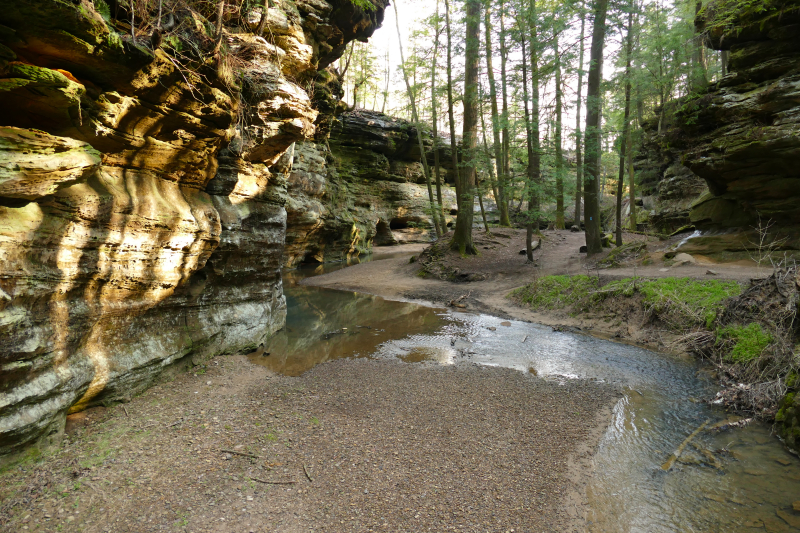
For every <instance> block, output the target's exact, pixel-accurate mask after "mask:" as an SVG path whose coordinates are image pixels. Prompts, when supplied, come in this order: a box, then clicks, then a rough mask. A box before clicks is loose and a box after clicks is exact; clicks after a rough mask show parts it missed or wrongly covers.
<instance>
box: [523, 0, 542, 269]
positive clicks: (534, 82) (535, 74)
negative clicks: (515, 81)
mask: <svg viewBox="0 0 800 533" xmlns="http://www.w3.org/2000/svg"><path fill="white" fill-rule="evenodd" d="M536 15H537V14H536V0H530V15H529V19H528V22H529V24H530V32H531V33H530V48H531V53H530V56H531V121H530V132H531V144H532V145H533V153H532V156H533V157H532V159H531V160H530V161H529V163H528V166H529V170H528V177H529V178H530V180H531V182H530V189H529V196H528V219H529V220H528V225H529V227H528V231H527V234H528V238H527V239H526V243H527V244H526V249H527V254H528V260H529V261H533V241H532V236H533V227H532V226H533V225H535V229H536V231H538V230H539V208H540V202H541V191H542V189H543V188H542V184H541V179H542V174H541V144H540V140H539V138H540V131H539V130H540V128H539V35H538V28H537V27H536V23H537V19H536ZM523 63H524V62H523Z"/></svg>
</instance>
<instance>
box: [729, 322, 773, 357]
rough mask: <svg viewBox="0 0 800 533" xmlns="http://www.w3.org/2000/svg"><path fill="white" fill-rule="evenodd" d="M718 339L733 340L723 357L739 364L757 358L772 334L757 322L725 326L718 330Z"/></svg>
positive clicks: (768, 343) (770, 341)
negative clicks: (730, 347) (729, 349)
mask: <svg viewBox="0 0 800 533" xmlns="http://www.w3.org/2000/svg"><path fill="white" fill-rule="evenodd" d="M718 339H720V340H731V341H733V342H735V344H734V346H733V349H732V350H731V351H730V352H729V353H728V355H727V356H726V357H725V359H726V360H727V361H729V362H731V363H739V364H745V363H749V362H750V361H752V360H754V359H757V358H758V357H759V356H760V355H761V353H762V352H763V351H764V350H765V349H766V347H767V346H769V345H770V344H771V343H772V341H773V338H772V335H770V334H769V333H767V332H766V331H764V329H763V328H762V327H761V324H759V323H757V322H753V323H751V324H748V325H746V326H726V327H725V328H722V329H721V330H719V333H718Z"/></svg>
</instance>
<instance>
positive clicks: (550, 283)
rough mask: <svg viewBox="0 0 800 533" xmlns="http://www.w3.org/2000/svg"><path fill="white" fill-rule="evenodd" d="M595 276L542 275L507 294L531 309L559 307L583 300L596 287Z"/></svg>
mask: <svg viewBox="0 0 800 533" xmlns="http://www.w3.org/2000/svg"><path fill="white" fill-rule="evenodd" d="M597 284H598V282H597V278H590V277H589V276H583V275H581V276H543V277H541V278H539V279H537V280H536V281H534V282H533V283H529V284H527V285H525V286H524V287H520V288H519V289H515V290H513V291H512V292H511V294H510V295H509V296H511V297H512V298H514V299H516V300H519V301H521V302H524V303H526V304H528V305H530V306H531V307H532V308H533V309H560V308H564V307H568V306H571V305H574V304H576V303H578V302H580V301H582V300H585V299H586V298H588V297H589V295H590V294H591V293H592V292H593V291H594V290H595V289H597Z"/></svg>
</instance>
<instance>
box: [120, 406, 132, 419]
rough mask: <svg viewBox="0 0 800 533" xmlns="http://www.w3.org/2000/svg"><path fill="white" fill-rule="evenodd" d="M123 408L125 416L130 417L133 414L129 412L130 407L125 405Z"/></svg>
mask: <svg viewBox="0 0 800 533" xmlns="http://www.w3.org/2000/svg"><path fill="white" fill-rule="evenodd" d="M122 410H123V411H125V416H127V417H130V416H131V415H129V414H128V409H127V408H126V407H125V406H124V405H123V406H122Z"/></svg>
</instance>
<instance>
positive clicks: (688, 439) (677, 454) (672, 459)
mask: <svg viewBox="0 0 800 533" xmlns="http://www.w3.org/2000/svg"><path fill="white" fill-rule="evenodd" d="M708 423H709V420H706V421H705V422H703V423H702V424H700V427H699V428H697V429H695V430H694V431H692V433H691V435H689V436H688V437H686V438H685V439H683V442H681V445H680V446H678V449H677V450H675V451H674V452H672V455H670V456H669V459H667V461H666V462H665V463H664V464H663V465H661V470H664V471H668V470H669V469H670V468H672V465H674V464H675V461H677V460H678V457H680V456H681V454H682V453H683V449H684V448H686V445H687V444H689V443H690V442H692V439H694V438H695V437H696V436H697V434H698V433H700V432H701V431H703V428H705V427H706V426H707V425H708Z"/></svg>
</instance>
